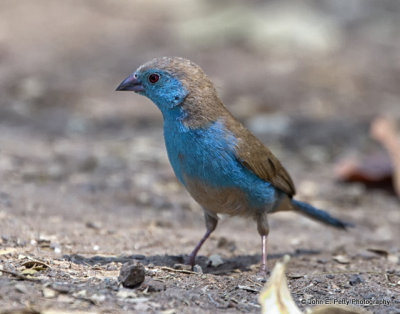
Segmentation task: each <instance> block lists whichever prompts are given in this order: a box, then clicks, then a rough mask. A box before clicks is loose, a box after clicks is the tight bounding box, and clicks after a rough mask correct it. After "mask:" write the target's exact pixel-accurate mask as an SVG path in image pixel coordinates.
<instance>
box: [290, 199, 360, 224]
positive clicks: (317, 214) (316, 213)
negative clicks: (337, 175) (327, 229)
mask: <svg viewBox="0 0 400 314" xmlns="http://www.w3.org/2000/svg"><path fill="white" fill-rule="evenodd" d="M292 204H293V206H294V209H295V210H297V211H299V212H300V213H301V214H303V215H306V216H308V217H310V218H312V219H314V220H317V221H320V222H322V223H324V224H327V225H330V226H333V227H335V228H339V229H346V228H348V227H354V225H353V224H351V223H348V222H344V221H341V220H339V219H337V218H335V217H332V216H331V215H330V214H328V213H327V212H325V211H323V210H321V209H318V208H315V207H313V206H311V205H310V204H307V203H304V202H300V201H297V200H292Z"/></svg>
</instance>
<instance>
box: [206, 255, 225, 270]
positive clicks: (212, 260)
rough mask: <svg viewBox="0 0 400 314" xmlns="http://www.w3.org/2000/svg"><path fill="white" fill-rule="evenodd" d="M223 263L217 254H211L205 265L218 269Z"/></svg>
mask: <svg viewBox="0 0 400 314" xmlns="http://www.w3.org/2000/svg"><path fill="white" fill-rule="evenodd" d="M223 263H224V261H223V259H222V257H221V256H220V255H218V254H213V255H211V256H210V257H209V258H208V262H207V265H208V266H211V267H218V266H220V265H222V264H223Z"/></svg>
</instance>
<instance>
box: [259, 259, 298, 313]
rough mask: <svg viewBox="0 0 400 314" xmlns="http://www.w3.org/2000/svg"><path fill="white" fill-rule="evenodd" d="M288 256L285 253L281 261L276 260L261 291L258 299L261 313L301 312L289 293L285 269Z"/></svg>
mask: <svg viewBox="0 0 400 314" xmlns="http://www.w3.org/2000/svg"><path fill="white" fill-rule="evenodd" d="M289 259H290V257H289V256H288V255H285V257H284V258H283V262H277V263H276V265H275V267H274V269H273V271H272V274H271V277H270V279H269V280H268V282H267V284H266V287H265V288H264V289H263V291H262V292H261V294H260V296H259V298H258V301H259V302H260V304H261V306H262V313H263V314H267V313H268V314H301V311H300V309H299V308H298V307H297V305H296V303H294V301H293V298H292V296H291V295H290V292H289V289H288V286H287V282H286V276H285V269H286V264H287V263H288V261H289Z"/></svg>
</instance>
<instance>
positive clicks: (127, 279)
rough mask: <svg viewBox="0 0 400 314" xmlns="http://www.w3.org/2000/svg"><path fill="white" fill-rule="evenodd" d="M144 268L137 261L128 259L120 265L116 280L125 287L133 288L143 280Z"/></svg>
mask: <svg viewBox="0 0 400 314" xmlns="http://www.w3.org/2000/svg"><path fill="white" fill-rule="evenodd" d="M144 276H145V269H144V266H143V264H142V263H139V262H138V261H135V260H133V261H129V262H127V263H125V264H123V265H122V267H121V270H120V273H119V276H118V280H119V281H120V282H121V283H122V285H123V286H124V287H125V288H135V287H137V286H139V285H140V284H141V283H142V282H143V281H144Z"/></svg>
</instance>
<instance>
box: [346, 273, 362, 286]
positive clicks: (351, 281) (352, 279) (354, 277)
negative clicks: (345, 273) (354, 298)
mask: <svg viewBox="0 0 400 314" xmlns="http://www.w3.org/2000/svg"><path fill="white" fill-rule="evenodd" d="M362 282H364V279H363V278H362V277H361V276H360V275H357V274H354V275H351V277H350V279H349V284H350V286H355V285H358V284H359V283H362Z"/></svg>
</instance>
